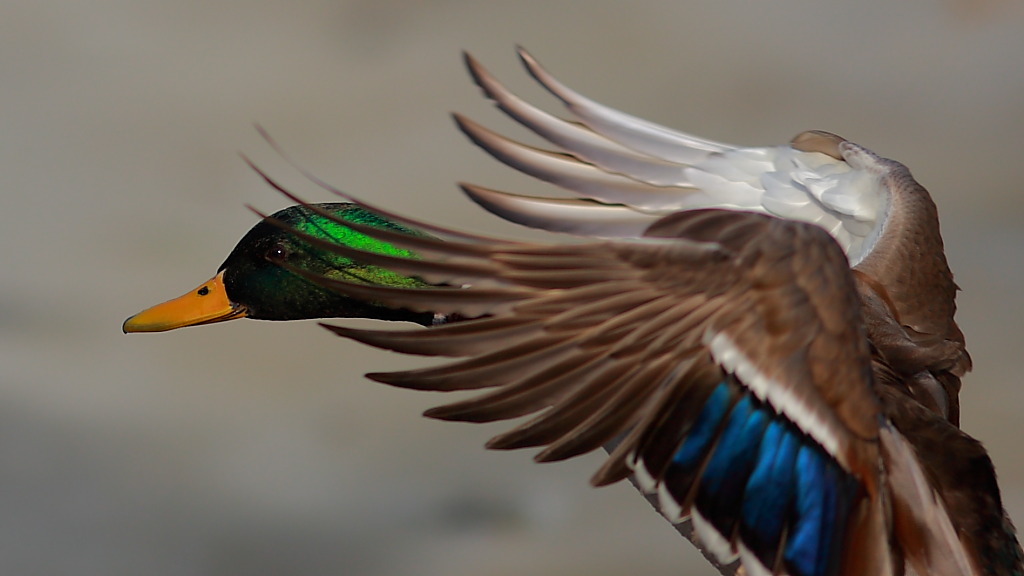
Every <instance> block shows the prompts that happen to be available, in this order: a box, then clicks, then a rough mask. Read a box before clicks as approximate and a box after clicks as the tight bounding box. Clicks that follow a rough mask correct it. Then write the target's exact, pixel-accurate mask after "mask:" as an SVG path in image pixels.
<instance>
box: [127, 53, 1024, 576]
mask: <svg viewBox="0 0 1024 576" xmlns="http://www.w3.org/2000/svg"><path fill="white" fill-rule="evenodd" d="M520 56H521V58H522V60H523V63H524V64H525V66H526V69H527V71H528V72H529V73H530V75H531V76H533V78H534V79H536V80H537V81H538V82H539V83H540V84H541V85H542V86H543V87H544V88H546V89H547V90H548V91H549V92H550V93H551V94H553V95H554V96H555V98H556V99H558V100H559V101H560V102H561V103H562V104H563V105H564V107H565V109H566V112H567V113H568V115H569V119H563V118H560V117H558V116H555V115H552V114H549V113H547V112H545V111H543V110H541V109H539V108H537V107H535V106H533V105H532V104H529V103H527V102H525V101H524V100H522V99H520V98H518V97H517V96H516V95H514V94H513V93H512V92H510V91H509V90H508V89H507V88H505V87H504V86H503V85H502V84H501V83H499V82H498V81H497V80H496V79H495V78H494V77H493V76H491V75H490V74H489V73H488V72H487V71H486V70H485V69H484V68H483V67H482V66H480V64H479V63H478V62H476V61H475V60H474V59H473V58H472V57H469V56H467V57H466V61H467V64H468V67H469V70H470V73H471V75H472V76H473V78H474V80H475V81H476V83H477V84H478V85H479V86H480V87H481V88H482V90H483V92H484V94H485V95H486V96H487V97H488V98H490V99H491V100H493V101H494V103H495V104H496V105H497V107H498V108H499V109H500V110H502V111H503V112H504V113H505V114H507V115H508V116H509V117H511V118H512V119H513V120H515V121H517V122H518V123H520V124H522V125H523V126H525V127H526V128H528V129H529V130H531V131H533V132H535V133H536V134H537V135H539V136H540V137H541V138H543V139H544V140H546V141H547V142H549V143H550V144H551V146H552V148H553V149H552V150H548V149H542V148H536V147H532V146H528V145H526V144H523V143H520V142H516V141H514V140H511V139H509V138H506V137H504V136H501V135H499V134H497V133H495V132H492V131H490V130H488V129H486V128H484V127H483V126H481V125H479V124H477V123H475V122H473V121H471V120H469V119H467V118H464V117H462V116H459V115H456V122H457V124H458V125H459V127H460V128H461V129H462V131H463V132H465V133H466V135H467V136H468V137H469V138H470V139H471V140H472V141H473V142H475V143H476V144H478V145H479V146H480V147H482V148H483V149H484V150H486V151H487V152H488V153H490V154H491V155H492V156H494V157H495V158H496V159H498V160H499V161H501V162H503V163H505V164H507V165H509V166H511V167H513V168H515V169H517V170H519V171H522V172H524V173H526V174H529V175H531V176H534V177H536V178H538V179H540V180H543V181H546V182H549V183H551V184H554V185H555V186H557V187H559V188H562V189H564V190H567V191H568V192H569V193H570V194H569V195H568V196H558V197H541V196H525V195H520V194H511V193H507V192H501V191H497V190H491V189H487V188H483V187H479V186H474V185H468V184H464V185H463V186H462V187H463V190H464V191H465V192H466V193H467V194H468V195H469V197H470V198H472V199H473V200H474V201H475V202H477V203H478V204H480V205H481V206H483V207H484V208H485V209H487V210H489V211H490V212H492V213H494V214H496V215H498V216H500V217H502V218H505V219H507V220H511V221H513V222H517V223H520V224H524V225H527V226H531V227H536V228H542V229H546V230H550V231H555V232H564V233H567V234H569V235H570V236H569V237H568V238H567V241H566V242H564V243H533V242H519V241H510V240H506V239H500V238H491V237H486V236H481V235H475V234H467V233H464V232H459V231H456V230H452V229H449V228H446V227H442V226H437V225H433V224H428V223H425V222H419V221H416V220H414V219H411V218H407V217H404V216H400V215H398V214H394V213H391V212H388V211H386V210H383V209H380V208H378V207H374V206H371V205H369V204H367V203H365V202H362V201H360V200H358V199H355V198H352V197H350V196H347V195H344V194H342V193H340V192H337V191H336V190H335V192H337V193H338V194H341V195H342V196H343V198H344V200H345V202H338V203H329V204H306V203H303V202H301V200H300V199H298V198H296V197H294V196H292V195H291V194H290V193H288V192H287V191H286V190H284V189H283V188H281V187H280V186H279V185H278V184H277V183H276V182H275V181H274V180H272V179H271V178H270V177H268V176H266V175H265V174H263V173H262V172H261V174H263V176H264V178H265V179H266V180H267V182H268V183H270V184H271V185H272V186H275V187H277V188H278V189H279V190H281V191H282V192H283V193H285V194H286V195H287V196H289V197H290V198H292V199H294V200H296V201H298V202H300V204H299V205H297V206H293V207H291V208H288V209H285V210H283V211H281V212H278V213H277V214H274V215H272V216H270V217H268V218H266V219H264V221H262V222H260V223H259V224H257V226H256V227H255V228H253V229H252V230H251V231H250V232H249V233H248V234H247V235H246V236H245V237H244V238H243V239H242V240H241V241H240V243H239V244H238V246H236V248H235V249H234V251H233V252H232V253H231V254H230V256H229V257H228V259H227V260H226V261H225V263H224V264H223V265H222V266H221V268H220V270H219V271H218V273H217V275H216V276H215V277H214V278H213V279H211V280H210V281H208V282H206V283H204V284H202V285H201V286H200V287H198V288H197V289H195V290H193V291H191V292H189V293H186V294H185V295H184V296H182V297H180V298H178V299H176V300H172V301H170V302H167V303H164V304H161V305H158V306H155V307H153V308H151V309H149V310H146V311H144V312H141V313H140V314H138V315H136V316H133V317H132V318H129V319H128V320H127V321H126V322H125V324H124V330H125V331H126V332H145V331H161V330H168V329H173V328H179V327H182V326H190V325H197V324H206V323H212V322H219V321H223V320H228V319H233V318H240V317H251V318H262V319H269V320H292V319H300V318H334V317H338V318H343V317H368V318H380V319H384V320H403V321H409V322H415V323H418V324H421V325H422V326H426V327H427V329H425V330H424V329H412V330H409V329H400V328H399V329H353V328H348V327H344V326H334V325H328V326H327V327H328V328H329V329H330V330H332V331H334V332H335V333H337V334H338V335H340V336H343V337H346V338H349V339H352V340H357V341H360V342H363V343H366V344H369V345H371V346H376V347H380V348H385V349H389V350H395V351H398V352H403V353H406V354H416V355H428V356H445V357H452V358H454V359H455V360H453V361H451V362H449V363H447V364H443V365H441V366H435V367H431V368H424V369H417V370H411V371H403V372H382V373H372V374H369V375H368V376H369V377H370V378H372V379H374V380H377V381H380V382H384V383H387V384H391V385H394V386H400V387H405V388H412V389H418V390H437V391H451V390H484V391H483V392H481V393H480V394H479V395H478V396H476V397H473V398H470V399H468V400H462V401H459V402H454V403H451V404H447V405H444V406H440V407H438V408H434V409H431V410H429V411H428V412H427V413H426V415H427V416H430V417H434V418H441V419H445V420H458V421H469V422H491V421H498V420H505V419H511V418H516V417H521V416H527V415H530V416H532V418H530V419H528V420H526V421H525V422H524V423H522V424H520V425H518V426H517V427H515V428H513V429H512V430H510V431H508V432H505V433H503V434H500V435H498V436H496V437H494V438H493V439H491V440H490V442H489V443H488V447H489V448H494V449H513V448H524V447H543V449H542V450H541V451H540V452H539V453H538V454H537V456H536V459H537V460H538V461H554V460H562V459H566V458H570V457H573V456H576V455H579V454H583V453H586V452H590V451H593V450H596V449H599V448H601V447H605V448H606V449H608V450H609V452H610V455H609V457H608V460H607V461H606V462H605V463H604V465H603V466H602V467H601V468H600V469H599V470H597V472H596V473H595V474H594V476H593V477H592V478H591V482H592V483H593V484H594V485H597V486H600V485H605V484H609V483H613V482H617V481H620V480H622V479H625V478H631V479H633V481H634V483H635V484H636V485H637V486H638V487H639V488H640V489H641V490H643V491H644V492H645V493H646V494H647V495H648V497H649V499H651V500H653V501H654V502H655V504H656V506H657V507H658V509H659V511H660V512H661V513H662V514H663V515H664V516H665V517H666V518H667V519H668V520H669V521H670V522H672V523H673V524H675V525H676V526H677V527H678V528H679V529H680V531H681V532H683V533H684V534H685V535H687V537H689V538H690V539H691V540H693V541H694V543H695V544H697V546H698V547H699V548H700V549H701V550H702V552H704V553H705V555H706V556H707V557H708V558H709V559H710V560H711V561H712V562H713V563H714V564H715V565H716V567H717V568H719V570H720V571H722V573H723V574H734V573H737V574H738V573H742V574H749V575H767V574H780V575H781V574H785V575H790V576H825V575H845V576H854V575H856V576H860V575H864V574H872V575H889V574H892V575H900V574H917V575H921V576H924V575H943V576H945V575H948V576H954V575H993V576H994V575H1000V576H1001V575H1011V574H1024V554H1022V551H1021V548H1020V545H1019V543H1018V541H1017V537H1016V531H1015V529H1014V527H1013V525H1012V523H1011V521H1010V519H1009V517H1008V516H1007V515H1006V513H1005V511H1004V509H1003V506H1002V503H1001V499H1000V494H999V488H998V485H997V484H996V478H995V472H994V469H993V466H992V463H991V461H990V459H989V457H988V455H987V454H986V452H985V450H984V448H983V447H982V446H981V444H980V443H979V442H977V441H976V440H974V439H973V438H971V437H970V436H969V435H967V434H966V433H964V432H963V431H961V430H960V428H959V391H960V382H961V378H962V377H963V376H964V374H965V373H966V372H967V371H968V370H970V368H971V360H970V356H969V355H968V353H967V351H966V349H965V345H964V337H963V334H962V333H961V331H960V329H959V328H958V326H957V324H956V322H955V320H954V312H955V308H956V306H955V295H956V291H957V287H956V284H955V283H954V281H953V276H952V273H951V272H950V270H949V267H948V264H947V262H946V258H945V255H944V253H943V245H942V238H941V236H940V233H939V222H938V216H937V211H936V207H935V205H934V203H933V202H932V200H931V198H930V196H929V194H928V192H927V191H926V190H925V189H924V188H923V187H922V186H921V185H920V184H918V183H917V182H916V181H915V180H914V178H913V177H912V176H911V174H910V172H909V170H908V169H907V168H906V167H905V166H903V165H902V164H900V163H898V162H895V161H893V160H888V159H885V158H882V157H880V156H878V155H877V154H875V153H873V152H871V151H870V150H868V149H866V148H864V147H862V146H859V145H857V144H854V143H852V142H849V141H847V140H845V139H843V138H840V137H838V136H835V135H833V134H829V133H826V132H819V131H811V132H804V133H802V134H800V135H798V136H797V137H796V138H794V139H793V140H792V141H791V142H790V143H789V144H787V145H782V146H770V147H753V148H744V147H736V146H731V145H728V144H723V143H719V142H713V141H710V140H706V139H702V138H698V137H695V136H691V135H689V134H685V133H681V132H677V131H674V130H671V129H669V128H665V127H663V126H659V125H656V124H653V123H650V122H647V121H645V120H641V119H639V118H636V117H633V116H630V115H627V114H624V113H622V112H619V111H617V110H613V109H611V108H608V107H606V106H603V105H601V104H598V103H596V102H594V101H592V100H590V99H588V98H586V97H584V96H582V95H580V94H578V93H577V92H575V91H573V90H572V89H570V88H568V87H567V86H565V85H564V84H562V83H561V82H559V81H558V80H556V79H555V78H554V77H553V76H551V75H550V74H549V73H548V72H547V71H546V70H545V69H544V68H542V67H541V66H540V65H539V64H538V63H537V62H536V61H535V60H534V59H533V58H532V57H531V56H530V55H529V54H527V53H526V52H525V51H520ZM311 177H312V176H311ZM313 178H314V180H315V181H317V182H318V183H320V184H321V185H324V186H325V187H328V186H327V185H326V184H325V183H323V182H321V181H319V180H316V179H315V177H313ZM328 188H329V187H328ZM332 190H333V189H332ZM684 527H685V530H684Z"/></svg>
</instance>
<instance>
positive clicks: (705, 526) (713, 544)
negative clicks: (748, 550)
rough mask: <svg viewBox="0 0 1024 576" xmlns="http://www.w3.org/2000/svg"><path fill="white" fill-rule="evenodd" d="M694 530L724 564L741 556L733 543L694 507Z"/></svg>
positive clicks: (707, 547)
mask: <svg viewBox="0 0 1024 576" xmlns="http://www.w3.org/2000/svg"><path fill="white" fill-rule="evenodd" d="M691 518H692V519H693V531H694V533H695V534H696V535H697V538H698V539H699V540H700V541H701V543H702V544H704V548H706V549H707V551H708V552H711V553H712V554H714V556H715V559H716V560H718V561H719V562H720V563H722V564H731V563H733V562H735V561H736V558H738V557H739V553H737V552H736V549H735V548H733V546H732V544H730V543H729V541H728V540H726V539H725V536H722V533H721V532H719V531H718V530H716V529H715V527H714V526H712V525H711V523H710V522H708V521H707V520H705V519H704V517H703V516H701V515H700V511H699V510H697V509H696V508H694V509H693V513H692V514H691Z"/></svg>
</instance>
